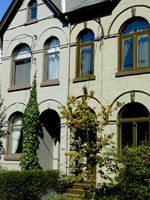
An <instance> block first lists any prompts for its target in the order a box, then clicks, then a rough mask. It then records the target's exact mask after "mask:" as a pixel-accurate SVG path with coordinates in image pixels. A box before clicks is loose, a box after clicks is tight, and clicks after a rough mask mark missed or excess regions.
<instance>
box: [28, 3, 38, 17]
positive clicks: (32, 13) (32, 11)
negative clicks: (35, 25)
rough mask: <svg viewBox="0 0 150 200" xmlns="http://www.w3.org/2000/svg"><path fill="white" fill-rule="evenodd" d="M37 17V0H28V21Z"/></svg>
mask: <svg viewBox="0 0 150 200" xmlns="http://www.w3.org/2000/svg"><path fill="white" fill-rule="evenodd" d="M35 19H37V1H34V0H33V1H30V3H29V4H28V21H33V20H35Z"/></svg>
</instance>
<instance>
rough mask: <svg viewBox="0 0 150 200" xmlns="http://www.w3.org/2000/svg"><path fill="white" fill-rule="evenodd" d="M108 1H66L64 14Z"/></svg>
mask: <svg viewBox="0 0 150 200" xmlns="http://www.w3.org/2000/svg"><path fill="white" fill-rule="evenodd" d="M106 1H110V0H66V12H71V11H75V10H79V9H82V8H85V7H88V6H94V5H96V4H99V3H103V2H106Z"/></svg>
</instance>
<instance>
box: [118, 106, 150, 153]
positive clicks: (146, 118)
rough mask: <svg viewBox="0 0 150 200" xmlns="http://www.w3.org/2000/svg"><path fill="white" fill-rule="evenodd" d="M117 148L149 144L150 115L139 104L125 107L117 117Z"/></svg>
mask: <svg viewBox="0 0 150 200" xmlns="http://www.w3.org/2000/svg"><path fill="white" fill-rule="evenodd" d="M118 124H119V126H118V147H119V149H121V148H123V147H124V146H126V145H128V146H130V147H131V146H137V145H140V144H141V143H149V140H150V137H149V134H150V115H149V112H148V110H147V108H146V107H145V106H143V105H142V104H140V103H129V104H127V105H125V106H124V107H123V108H122V109H121V111H120V113H119V116H118Z"/></svg>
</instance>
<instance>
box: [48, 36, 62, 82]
mask: <svg viewBox="0 0 150 200" xmlns="http://www.w3.org/2000/svg"><path fill="white" fill-rule="evenodd" d="M59 53H60V43H59V40H58V39H57V38H50V39H49V40H48V41H47V42H46V44H45V56H44V57H45V64H44V82H49V81H52V80H58V79H59Z"/></svg>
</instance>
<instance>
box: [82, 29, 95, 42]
mask: <svg viewBox="0 0 150 200" xmlns="http://www.w3.org/2000/svg"><path fill="white" fill-rule="evenodd" d="M90 41H94V33H93V32H92V31H87V32H86V33H85V34H84V35H83V36H82V37H81V43H86V42H90Z"/></svg>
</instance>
